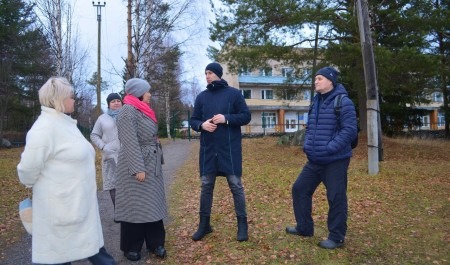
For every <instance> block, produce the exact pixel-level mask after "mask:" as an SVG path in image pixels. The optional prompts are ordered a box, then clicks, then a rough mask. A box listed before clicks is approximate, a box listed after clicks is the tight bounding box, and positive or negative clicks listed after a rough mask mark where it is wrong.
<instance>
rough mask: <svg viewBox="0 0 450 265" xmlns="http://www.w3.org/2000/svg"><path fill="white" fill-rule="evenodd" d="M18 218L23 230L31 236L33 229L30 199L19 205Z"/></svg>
mask: <svg viewBox="0 0 450 265" xmlns="http://www.w3.org/2000/svg"><path fill="white" fill-rule="evenodd" d="M19 216H20V220H21V221H22V224H23V227H25V230H26V231H27V232H28V234H30V235H31V234H32V233H31V232H32V228H33V225H32V223H33V208H32V202H31V199H30V198H26V199H25V200H23V201H21V202H20V203H19Z"/></svg>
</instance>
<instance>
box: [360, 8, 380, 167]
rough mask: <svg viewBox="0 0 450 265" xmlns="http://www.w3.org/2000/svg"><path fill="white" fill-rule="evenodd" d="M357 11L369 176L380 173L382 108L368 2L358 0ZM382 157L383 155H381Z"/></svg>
mask: <svg viewBox="0 0 450 265" xmlns="http://www.w3.org/2000/svg"><path fill="white" fill-rule="evenodd" d="M356 10H357V15H358V25H359V34H360V38H361V51H362V57H363V63H364V77H365V78H364V79H365V81H366V95H367V103H366V107H367V147H368V152H367V154H368V165H369V170H368V171H369V175H376V174H378V172H379V165H378V162H379V161H380V159H379V158H380V153H379V151H381V150H382V148H381V131H380V130H379V129H381V127H380V124H379V123H380V118H379V114H380V106H379V102H378V84H377V78H376V67H375V56H374V53H373V46H372V35H371V32H370V21H369V8H368V3H367V0H357V1H356ZM381 157H382V153H381Z"/></svg>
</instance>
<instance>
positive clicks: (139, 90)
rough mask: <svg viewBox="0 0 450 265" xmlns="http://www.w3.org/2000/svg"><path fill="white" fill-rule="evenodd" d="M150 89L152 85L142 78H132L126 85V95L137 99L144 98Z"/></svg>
mask: <svg viewBox="0 0 450 265" xmlns="http://www.w3.org/2000/svg"><path fill="white" fill-rule="evenodd" d="M150 88H151V86H150V84H149V83H148V82H147V81H145V80H144V79H140V78H131V79H130V80H128V81H127V82H126V83H125V93H126V94H128V95H133V96H135V97H137V98H138V97H141V96H143V95H144V94H145V92H147V91H149V90H150Z"/></svg>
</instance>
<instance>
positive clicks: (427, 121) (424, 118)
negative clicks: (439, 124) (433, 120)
mask: <svg viewBox="0 0 450 265" xmlns="http://www.w3.org/2000/svg"><path fill="white" fill-rule="evenodd" d="M420 121H421V123H422V126H423V127H430V117H429V116H422V117H420Z"/></svg>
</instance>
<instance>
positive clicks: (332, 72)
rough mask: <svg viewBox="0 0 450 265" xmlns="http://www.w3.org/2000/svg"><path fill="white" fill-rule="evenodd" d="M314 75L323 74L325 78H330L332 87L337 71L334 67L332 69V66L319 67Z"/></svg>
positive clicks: (337, 74) (334, 84)
mask: <svg viewBox="0 0 450 265" xmlns="http://www.w3.org/2000/svg"><path fill="white" fill-rule="evenodd" d="M316 75H321V76H324V77H325V78H326V79H328V80H330V81H331V82H332V83H333V87H336V85H337V79H338V76H339V72H338V71H336V69H334V68H333V67H329V66H327V67H324V68H320V69H319V71H317V73H316Z"/></svg>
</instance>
